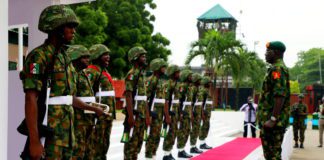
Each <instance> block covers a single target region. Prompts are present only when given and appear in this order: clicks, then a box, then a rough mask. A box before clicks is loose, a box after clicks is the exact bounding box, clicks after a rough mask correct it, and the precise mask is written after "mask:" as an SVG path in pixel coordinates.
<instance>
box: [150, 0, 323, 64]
mask: <svg viewBox="0 0 324 160" xmlns="http://www.w3.org/2000/svg"><path fill="white" fill-rule="evenodd" d="M154 2H155V3H156V4H157V8H156V9H155V10H153V11H151V12H152V14H154V15H155V18H156V20H155V22H154V32H160V33H162V34H163V35H164V36H165V37H167V38H168V39H169V40H170V41H171V44H170V46H168V48H169V49H171V51H172V55H171V56H170V57H169V62H170V63H172V64H177V65H183V64H184V61H185V58H186V57H187V55H188V52H189V50H190V43H191V42H193V41H196V40H198V30H197V28H196V23H197V18H198V17H199V16H200V15H202V14H203V13H205V12H206V11H208V10H209V9H210V8H212V7H213V6H215V5H216V4H220V5H221V6H222V7H223V8H224V9H225V10H227V11H228V12H229V13H231V14H232V16H234V18H235V19H236V20H238V21H239V22H238V27H237V38H238V39H240V40H241V41H242V42H243V43H244V44H246V46H247V48H248V49H249V50H250V51H253V50H254V49H255V51H256V52H257V53H258V55H259V57H260V58H261V59H264V53H265V44H266V43H267V42H269V41H274V40H279V41H282V42H283V43H285V45H286V48H287V49H286V52H285V56H284V61H285V63H286V65H287V66H288V67H293V66H294V64H295V63H296V62H297V59H298V58H297V53H298V52H300V51H307V50H308V49H310V48H314V47H317V48H324V21H323V19H324V9H323V6H324V1H323V0H307V1H306V0H271V1H269V0H154ZM240 11H242V12H241V13H242V14H240ZM242 33H243V34H244V38H243V37H242V36H241V35H242ZM255 42H258V43H257V45H254V43H255ZM202 63H203V60H202V58H196V59H194V60H193V61H192V63H191V65H192V66H200V65H201V64H202Z"/></svg>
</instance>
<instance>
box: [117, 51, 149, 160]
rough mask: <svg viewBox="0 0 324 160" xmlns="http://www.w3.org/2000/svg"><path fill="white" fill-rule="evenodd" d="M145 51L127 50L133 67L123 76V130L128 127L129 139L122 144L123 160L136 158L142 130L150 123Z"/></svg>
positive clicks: (140, 143) (139, 149) (139, 147)
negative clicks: (124, 99)
mask: <svg viewBox="0 0 324 160" xmlns="http://www.w3.org/2000/svg"><path fill="white" fill-rule="evenodd" d="M146 53H147V52H146V50H145V49H144V48H142V47H133V48H131V49H130V50H129V52H128V60H129V62H130V63H131V64H133V67H132V68H131V70H130V71H129V72H128V73H127V76H126V78H125V85H126V90H125V94H124V95H125V97H126V117H125V122H124V126H125V131H124V132H126V130H129V129H130V134H129V136H130V137H129V138H130V139H129V141H128V142H126V143H125V145H124V159H125V160H128V159H137V155H138V154H139V153H140V151H141V148H142V144H143V136H144V130H145V128H146V126H148V125H149V124H150V116H149V110H148V105H147V96H146V86H145V67H146ZM124 134H126V133H124ZM123 137H124V136H123Z"/></svg>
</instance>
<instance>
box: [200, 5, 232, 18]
mask: <svg viewBox="0 0 324 160" xmlns="http://www.w3.org/2000/svg"><path fill="white" fill-rule="evenodd" d="M198 20H199V21H216V20H235V21H236V19H235V18H234V17H233V16H232V15H231V14H230V13H229V12H227V11H226V10H225V9H224V8H223V7H222V6H221V5H220V4H217V5H215V6H214V7H213V8H211V9H209V10H208V11H207V12H205V13H204V14H202V15H201V16H200V17H198Z"/></svg>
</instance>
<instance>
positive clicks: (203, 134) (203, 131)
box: [199, 79, 213, 141]
mask: <svg viewBox="0 0 324 160" xmlns="http://www.w3.org/2000/svg"><path fill="white" fill-rule="evenodd" d="M208 81H209V79H208ZM204 97H206V101H205V102H203V103H204V104H205V106H204V107H205V108H203V114H204V115H205V119H204V120H203V124H202V126H201V128H200V133H199V140H201V141H204V140H205V139H206V138H207V135H208V132H209V127H210V117H211V111H212V110H213V104H212V103H213V102H212V97H211V96H210V94H209V88H206V87H202V88H200V94H199V99H201V98H204Z"/></svg>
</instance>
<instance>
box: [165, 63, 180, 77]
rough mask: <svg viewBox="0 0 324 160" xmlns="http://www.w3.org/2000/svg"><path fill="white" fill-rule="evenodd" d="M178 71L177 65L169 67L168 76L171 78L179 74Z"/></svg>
mask: <svg viewBox="0 0 324 160" xmlns="http://www.w3.org/2000/svg"><path fill="white" fill-rule="evenodd" d="M178 71H180V68H179V66H177V65H171V66H169V67H168V69H167V71H166V74H167V75H168V76H171V75H173V74H174V73H175V72H178Z"/></svg>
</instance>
